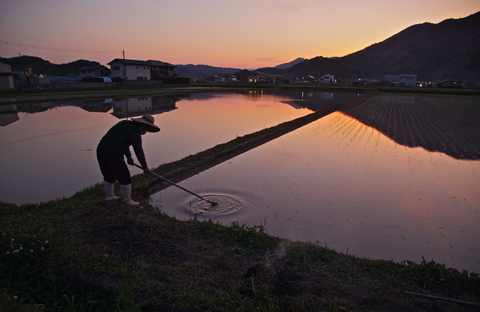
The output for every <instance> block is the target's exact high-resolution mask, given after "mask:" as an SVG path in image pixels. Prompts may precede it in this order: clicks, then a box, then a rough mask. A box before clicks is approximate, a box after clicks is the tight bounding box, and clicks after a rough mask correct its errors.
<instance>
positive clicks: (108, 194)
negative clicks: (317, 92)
mask: <svg viewBox="0 0 480 312" xmlns="http://www.w3.org/2000/svg"><path fill="white" fill-rule="evenodd" d="M103 183H104V184H105V200H106V201H109V200H115V199H118V198H120V197H118V196H115V192H114V184H113V183H110V182H107V181H103Z"/></svg>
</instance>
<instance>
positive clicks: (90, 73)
mask: <svg viewBox="0 0 480 312" xmlns="http://www.w3.org/2000/svg"><path fill="white" fill-rule="evenodd" d="M79 76H80V77H82V78H83V77H108V76H110V69H108V68H107V67H105V66H103V65H100V64H99V65H90V66H85V67H82V68H80V75H79Z"/></svg>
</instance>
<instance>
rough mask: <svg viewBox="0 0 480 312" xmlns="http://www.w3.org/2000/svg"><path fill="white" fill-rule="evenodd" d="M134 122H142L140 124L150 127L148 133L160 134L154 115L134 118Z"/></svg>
mask: <svg viewBox="0 0 480 312" xmlns="http://www.w3.org/2000/svg"><path fill="white" fill-rule="evenodd" d="M132 120H133V121H135V122H140V123H143V124H145V125H147V126H148V129H147V131H148V132H158V131H160V128H159V127H157V126H156V125H155V124H154V122H155V119H154V118H153V116H152V115H148V114H147V115H143V116H142V117H140V118H132Z"/></svg>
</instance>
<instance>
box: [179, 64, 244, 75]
mask: <svg viewBox="0 0 480 312" xmlns="http://www.w3.org/2000/svg"><path fill="white" fill-rule="evenodd" d="M175 66H176V67H175V73H176V74H177V75H179V76H180V77H186V78H208V77H210V76H212V75H230V74H234V73H235V72H237V71H239V70H240V69H238V68H228V67H214V66H209V65H192V64H189V65H175Z"/></svg>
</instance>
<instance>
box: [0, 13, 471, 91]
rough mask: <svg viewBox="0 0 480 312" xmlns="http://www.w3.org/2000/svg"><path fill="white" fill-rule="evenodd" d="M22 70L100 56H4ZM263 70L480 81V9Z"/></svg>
mask: <svg viewBox="0 0 480 312" xmlns="http://www.w3.org/2000/svg"><path fill="white" fill-rule="evenodd" d="M0 62H2V63H6V64H9V65H11V66H12V70H14V71H18V70H23V69H24V68H31V69H32V72H33V73H37V74H40V73H41V74H44V75H51V76H53V75H59V76H66V75H77V74H78V70H79V69H80V68H82V67H85V66H89V65H97V64H98V65H99V63H98V62H92V61H87V60H78V61H75V62H72V63H68V64H61V65H56V64H52V63H50V62H48V61H45V60H43V59H41V58H38V57H29V56H19V57H13V58H0ZM175 66H176V73H177V74H178V75H179V76H181V77H188V78H200V77H205V78H206V77H209V76H211V75H225V74H235V73H236V72H238V71H240V70H241V69H239V68H225V67H214V66H209V65H192V64H189V65H175ZM258 71H261V72H264V73H269V74H278V75H282V76H284V77H285V78H293V77H303V76H307V75H311V76H314V77H320V76H322V75H325V74H332V75H334V76H335V77H336V78H351V79H358V78H365V79H378V80H382V79H383V78H384V76H385V75H386V74H417V77H418V80H426V81H442V80H447V79H453V80H463V81H464V82H472V83H479V82H480V12H477V13H475V14H472V15H470V16H467V17H464V18H460V19H447V20H444V21H442V22H440V23H438V24H433V23H423V24H417V25H413V26H410V27H408V28H406V29H405V30H403V31H401V32H399V33H398V34H395V35H393V36H392V37H390V38H388V39H386V40H384V41H382V42H380V43H375V44H372V45H371V46H369V47H366V48H365V49H363V50H360V51H357V52H354V53H351V54H348V55H346V56H343V57H335V58H326V57H322V56H318V57H315V58H312V59H304V58H297V59H296V60H294V61H292V62H288V63H284V64H280V65H277V66H275V67H266V68H259V69H258Z"/></svg>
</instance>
